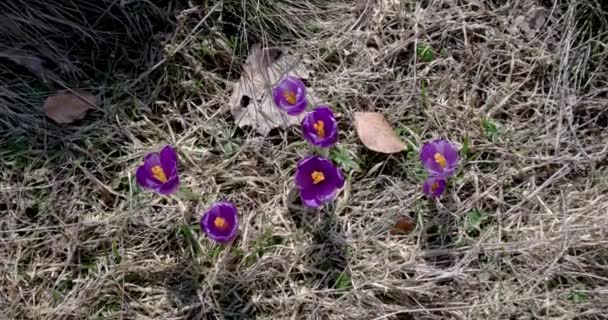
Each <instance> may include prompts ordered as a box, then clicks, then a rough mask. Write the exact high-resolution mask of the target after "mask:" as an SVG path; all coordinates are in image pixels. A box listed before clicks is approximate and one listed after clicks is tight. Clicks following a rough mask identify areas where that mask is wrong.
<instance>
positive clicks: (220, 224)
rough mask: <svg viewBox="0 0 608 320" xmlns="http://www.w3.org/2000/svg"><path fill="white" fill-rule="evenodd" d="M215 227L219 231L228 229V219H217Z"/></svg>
mask: <svg viewBox="0 0 608 320" xmlns="http://www.w3.org/2000/svg"><path fill="white" fill-rule="evenodd" d="M213 225H214V226H215V227H216V228H218V229H226V227H227V223H226V219H224V218H221V217H216V218H215V220H213Z"/></svg>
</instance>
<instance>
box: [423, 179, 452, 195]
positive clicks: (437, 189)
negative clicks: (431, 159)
mask: <svg viewBox="0 0 608 320" xmlns="http://www.w3.org/2000/svg"><path fill="white" fill-rule="evenodd" d="M445 185H446V182H445V180H443V179H438V178H435V177H429V178H428V179H426V180H425V181H424V184H423V185H422V191H424V193H426V195H427V196H429V197H431V198H438V197H440V196H441V195H442V194H443V191H445Z"/></svg>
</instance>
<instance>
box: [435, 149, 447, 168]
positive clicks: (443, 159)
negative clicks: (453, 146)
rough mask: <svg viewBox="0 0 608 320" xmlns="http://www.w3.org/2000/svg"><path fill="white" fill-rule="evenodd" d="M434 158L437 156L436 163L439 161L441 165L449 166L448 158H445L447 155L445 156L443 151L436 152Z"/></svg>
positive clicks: (443, 166)
mask: <svg viewBox="0 0 608 320" xmlns="http://www.w3.org/2000/svg"><path fill="white" fill-rule="evenodd" d="M434 158H435V162H436V163H437V164H438V165H439V166H440V167H442V168H445V167H447V166H448V161H447V160H445V157H444V156H443V155H442V154H441V153H439V152H437V153H435V156H434Z"/></svg>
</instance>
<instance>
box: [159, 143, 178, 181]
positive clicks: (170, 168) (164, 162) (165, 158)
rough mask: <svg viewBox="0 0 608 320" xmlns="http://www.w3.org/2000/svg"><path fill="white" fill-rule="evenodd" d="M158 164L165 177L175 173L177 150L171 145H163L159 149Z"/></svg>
mask: <svg viewBox="0 0 608 320" xmlns="http://www.w3.org/2000/svg"><path fill="white" fill-rule="evenodd" d="M159 158H160V159H159V160H160V164H161V167H162V168H163V171H164V172H165V174H166V175H167V177H172V176H175V175H177V166H178V163H177V152H175V149H173V147H171V146H165V147H164V148H163V149H162V150H161V151H160V157H159Z"/></svg>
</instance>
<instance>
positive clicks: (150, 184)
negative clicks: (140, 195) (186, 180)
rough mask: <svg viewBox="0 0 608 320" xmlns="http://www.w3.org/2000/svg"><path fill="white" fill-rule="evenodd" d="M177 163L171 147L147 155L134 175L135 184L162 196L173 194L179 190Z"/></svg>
mask: <svg viewBox="0 0 608 320" xmlns="http://www.w3.org/2000/svg"><path fill="white" fill-rule="evenodd" d="M177 161H178V160H177V152H175V149H173V147H171V146H165V147H164V148H163V149H162V150H161V151H160V152H159V153H156V152H152V153H149V154H148V155H146V156H145V157H144V163H143V164H142V165H141V166H140V167H139V168H138V169H137V172H136V173H135V177H136V179H137V183H138V184H139V185H140V186H142V187H143V188H144V189H150V190H153V191H154V192H157V193H159V194H162V195H169V194H173V193H174V192H175V191H177V189H178V188H179V172H178V168H177V166H178V162H177Z"/></svg>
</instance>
